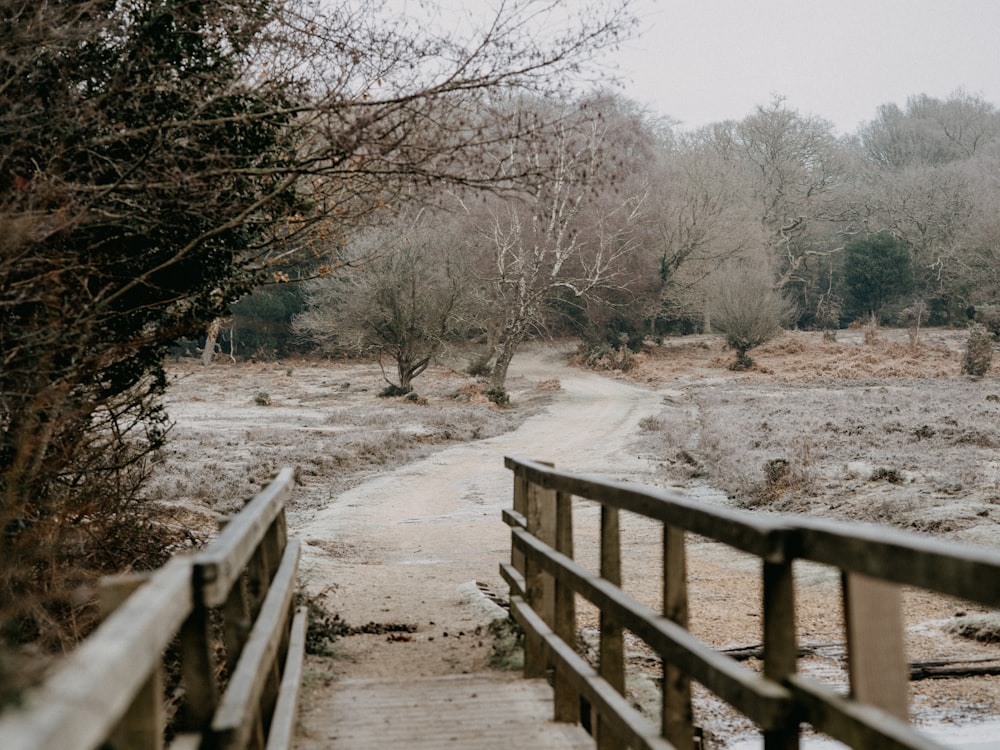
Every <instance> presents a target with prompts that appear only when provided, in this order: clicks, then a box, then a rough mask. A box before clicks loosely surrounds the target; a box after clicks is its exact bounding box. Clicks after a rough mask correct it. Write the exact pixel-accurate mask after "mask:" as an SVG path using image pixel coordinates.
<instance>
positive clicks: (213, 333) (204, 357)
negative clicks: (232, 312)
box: [201, 318, 222, 367]
mask: <svg viewBox="0 0 1000 750" xmlns="http://www.w3.org/2000/svg"><path fill="white" fill-rule="evenodd" d="M221 330H222V318H216V319H215V320H213V321H212V322H211V324H210V325H209V326H208V333H207V334H206V335H205V348H204V349H202V350H201V363H202V365H204V366H205V367H208V366H209V365H210V364H212V358H213V357H215V342H216V339H218V338H219V331H221Z"/></svg>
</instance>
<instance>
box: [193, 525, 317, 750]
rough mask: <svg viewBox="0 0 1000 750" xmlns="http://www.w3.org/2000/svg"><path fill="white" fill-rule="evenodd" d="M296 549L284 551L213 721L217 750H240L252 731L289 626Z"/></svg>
mask: <svg viewBox="0 0 1000 750" xmlns="http://www.w3.org/2000/svg"><path fill="white" fill-rule="evenodd" d="M299 548H300V543H299V541H298V540H297V539H293V540H292V541H290V542H289V544H288V546H287V547H286V549H285V554H284V557H283V558H282V561H281V566H280V567H279V568H278V572H277V574H276V575H275V576H274V581H273V582H272V586H271V590H270V592H269V593H268V596H267V598H266V599H265V600H264V606H263V607H261V610H260V616H259V617H258V618H257V621H256V622H255V623H254V626H253V630H252V631H251V633H250V637H249V638H248V639H247V642H246V645H245V646H244V647H243V655H242V657H241V658H240V661H239V663H238V664H237V665H236V668H235V669H234V670H233V673H232V675H231V676H230V679H229V686H228V687H227V688H226V692H225V694H224V695H223V696H222V701H221V702H220V704H219V708H218V710H217V711H216V713H215V717H214V718H213V719H212V732H213V734H214V735H215V736H216V738H217V741H218V745H219V747H222V748H237V747H243V746H244V745H245V744H246V743H247V741H248V740H249V738H250V735H251V733H252V732H253V731H254V719H255V717H256V716H257V715H258V714H259V712H260V706H259V704H260V698H261V694H262V692H263V690H264V688H265V683H266V680H267V678H268V673H269V670H270V666H271V665H272V664H273V663H274V660H275V658H276V656H277V653H278V644H279V643H280V641H281V638H282V633H283V631H284V629H285V628H286V626H287V622H288V616H289V612H290V606H291V601H292V597H293V595H294V593H295V575H296V572H297V570H298V561H299Z"/></svg>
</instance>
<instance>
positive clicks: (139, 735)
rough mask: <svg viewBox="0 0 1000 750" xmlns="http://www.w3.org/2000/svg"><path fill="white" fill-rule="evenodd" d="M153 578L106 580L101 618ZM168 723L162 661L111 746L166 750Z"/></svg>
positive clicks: (100, 587) (134, 576) (101, 596)
mask: <svg viewBox="0 0 1000 750" xmlns="http://www.w3.org/2000/svg"><path fill="white" fill-rule="evenodd" d="M149 578H150V576H149V575H148V574H138V573H129V574H126V575H117V576H105V577H103V578H102V579H101V580H100V583H99V585H98V594H97V598H98V603H99V606H100V610H101V618H102V619H104V620H106V619H107V618H108V617H109V616H110V615H111V613H112V612H114V611H115V610H116V609H118V608H119V607H120V606H121V605H122V604H124V603H125V601H126V600H127V599H128V597H129V596H131V595H132V594H133V593H134V592H135V591H136V590H137V589H138V588H139V587H140V586H141V585H143V584H144V583H146V582H147V581H148V580H149ZM166 724H167V717H166V710H165V709H164V706H163V663H162V661H161V662H159V663H158V664H156V666H155V667H153V671H152V673H151V674H150V675H149V678H148V679H147V680H146V682H145V683H144V684H143V686H142V687H141V688H140V690H139V692H138V693H137V694H136V696H135V700H133V701H132V705H131V706H129V708H128V711H126V712H125V715H124V716H123V717H122V720H121V722H119V724H118V726H117V727H115V730H114V731H113V732H112V734H111V738H110V740H111V744H112V745H113V746H114V747H115V750H162V748H163V732H164V728H165V727H166Z"/></svg>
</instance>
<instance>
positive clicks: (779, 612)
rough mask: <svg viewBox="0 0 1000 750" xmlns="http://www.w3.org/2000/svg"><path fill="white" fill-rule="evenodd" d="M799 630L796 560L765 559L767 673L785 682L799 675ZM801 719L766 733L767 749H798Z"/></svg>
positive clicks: (793, 720) (765, 661)
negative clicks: (795, 577) (774, 561)
mask: <svg viewBox="0 0 1000 750" xmlns="http://www.w3.org/2000/svg"><path fill="white" fill-rule="evenodd" d="M798 650H799V647H798V641H797V638H796V633H795V580H794V577H793V573H792V562H791V561H790V560H786V561H784V562H780V563H771V562H766V561H765V562H764V676H765V677H767V678H768V679H770V680H774V681H776V682H783V681H784V680H785V679H786V678H788V677H790V676H791V675H793V674H795V670H796V659H797V658H798ZM798 747H799V721H798V718H797V717H795V716H792V717H790V718H789V720H788V723H787V725H786V726H784V727H781V728H778V729H772V730H769V731H765V732H764V749H765V750H798Z"/></svg>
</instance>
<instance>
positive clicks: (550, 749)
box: [295, 672, 593, 750]
mask: <svg viewBox="0 0 1000 750" xmlns="http://www.w3.org/2000/svg"><path fill="white" fill-rule="evenodd" d="M551 699H552V691H551V689H550V688H549V686H548V684H546V682H545V681H544V680H525V679H521V678H518V677H516V676H511V675H510V674H509V673H497V672H492V673H487V674H476V675H448V676H437V677H419V678H409V679H403V680H401V679H350V680H341V681H338V682H337V683H336V684H335V686H334V690H333V691H332V692H331V693H330V698H329V699H328V702H327V704H326V705H324V706H323V707H322V708H321V709H320V710H319V711H316V712H314V715H315V720H311V719H310V720H307V721H306V723H305V725H304V727H303V729H304V731H302V732H300V733H299V736H298V737H297V738H296V743H295V746H296V748H297V750H372V748H393V747H395V748H406V750H442V749H443V748H457V749H459V750H462V749H469V748H475V750H511V748H524V750H528V749H530V748H545V750H593V741H592V740H591V738H590V736H589V735H587V733H586V732H584V731H583V729H581V728H580V727H577V726H572V725H569V724H561V723H557V722H553V721H552V720H551V719H550V716H549V714H550V711H551Z"/></svg>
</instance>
